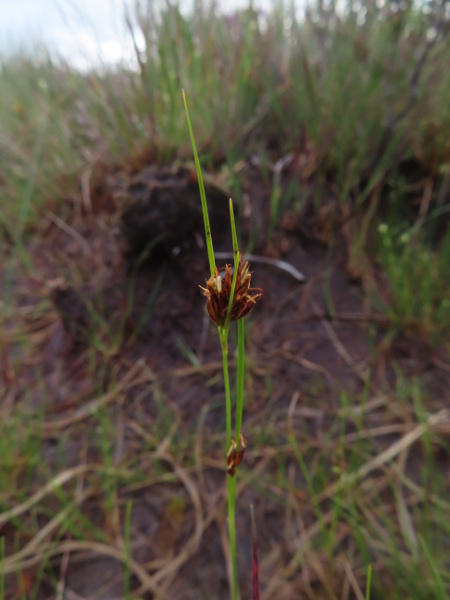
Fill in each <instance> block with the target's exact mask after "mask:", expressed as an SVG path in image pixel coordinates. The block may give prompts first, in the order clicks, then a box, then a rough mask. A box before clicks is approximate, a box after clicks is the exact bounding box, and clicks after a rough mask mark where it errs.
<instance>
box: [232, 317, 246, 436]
mask: <svg viewBox="0 0 450 600" xmlns="http://www.w3.org/2000/svg"><path fill="white" fill-rule="evenodd" d="M244 338H245V329H244V319H239V320H238V368H237V383H236V424H235V430H234V436H235V438H234V439H235V441H236V444H237V445H238V446H239V441H240V438H241V428H242V414H243V412H244V375H245V339H244Z"/></svg>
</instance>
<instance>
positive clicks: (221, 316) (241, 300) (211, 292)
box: [183, 90, 262, 600]
mask: <svg viewBox="0 0 450 600" xmlns="http://www.w3.org/2000/svg"><path fill="white" fill-rule="evenodd" d="M183 102H184V108H185V111H186V119H187V123H188V127H189V135H190V138H191V143H192V150H193V153H194V160H195V168H196V172H197V179H198V184H199V189H200V198H201V203H202V211H203V220H204V225H205V238H206V248H207V251H208V260H209V268H210V272H211V276H210V278H209V279H208V280H207V282H206V287H202V286H200V288H201V289H202V291H203V294H204V295H205V296H206V297H207V299H208V302H207V305H206V308H207V311H208V314H209V316H210V318H211V320H212V321H213V323H214V324H215V325H216V326H217V329H218V333H219V339H220V345H221V349H222V360H223V378H224V387H225V411H226V448H225V452H226V471H227V492H228V534H229V540H230V552H231V563H232V589H231V598H232V600H238V598H239V586H238V572H237V553H236V521H235V515H236V468H237V467H238V465H239V464H240V462H241V461H242V459H243V456H244V452H245V448H246V440H245V438H244V436H243V434H242V415H243V409H244V365H245V347H244V346H245V345H244V319H243V318H244V317H245V316H246V315H247V314H248V313H249V312H250V311H251V309H252V308H253V307H254V305H255V304H256V303H257V301H258V300H259V299H260V298H261V296H262V290H261V289H259V288H251V287H250V281H251V274H250V272H249V266H248V263H247V262H244V261H243V258H242V254H241V253H240V252H239V245H238V240H237V234H236V224H235V220H234V211H233V202H232V200H231V198H230V201H229V206H230V223H231V234H232V239H233V256H234V265H233V267H232V266H231V265H225V267H222V268H221V269H218V268H217V266H216V262H215V256H214V249H213V241H212V234H211V227H210V224H209V215H208V206H207V202H206V194H205V186H204V184H203V177H202V171H201V167H200V161H199V158H198V153H197V148H196V144H195V138H194V133H193V130H192V125H191V120H190V118H189V110H188V107H187V102H186V96H185V93H184V90H183ZM233 321H237V326H238V360H237V380H236V405H235V422H234V436H233V435H232V400H231V390H230V375H229V365H228V334H229V332H230V326H231V323H232V322H233Z"/></svg>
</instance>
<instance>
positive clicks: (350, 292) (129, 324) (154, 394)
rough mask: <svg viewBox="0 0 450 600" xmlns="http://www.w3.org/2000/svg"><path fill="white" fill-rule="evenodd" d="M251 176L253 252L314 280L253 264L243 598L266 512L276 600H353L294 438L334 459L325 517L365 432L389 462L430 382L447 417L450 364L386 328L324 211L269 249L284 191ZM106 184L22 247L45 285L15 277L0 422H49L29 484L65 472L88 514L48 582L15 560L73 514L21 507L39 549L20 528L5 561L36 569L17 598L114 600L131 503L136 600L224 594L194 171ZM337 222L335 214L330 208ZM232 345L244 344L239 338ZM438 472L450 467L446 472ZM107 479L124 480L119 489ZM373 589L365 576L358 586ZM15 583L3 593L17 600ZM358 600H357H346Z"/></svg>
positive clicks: (211, 352) (53, 555) (318, 456)
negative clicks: (19, 418) (404, 390)
mask: <svg viewBox="0 0 450 600" xmlns="http://www.w3.org/2000/svg"><path fill="white" fill-rule="evenodd" d="M239 179H240V185H241V189H242V198H243V201H242V205H241V208H240V215H239V224H240V235H241V240H242V246H243V247H244V248H248V246H249V244H250V246H251V248H250V249H251V252H252V253H253V254H255V255H258V256H261V257H263V256H269V257H271V258H276V259H280V260H283V261H285V262H286V263H288V264H290V265H292V266H293V267H295V268H296V269H298V270H299V271H301V272H302V273H303V274H304V275H305V277H306V281H305V282H304V283H300V282H299V281H298V280H297V279H295V278H294V277H293V276H292V275H290V274H289V273H287V272H285V271H283V270H282V269H280V268H279V266H274V265H269V264H264V263H259V262H258V263H256V262H255V263H254V264H252V265H251V268H252V270H253V276H252V284H253V285H254V286H256V287H260V288H262V289H263V290H264V297H263V299H262V301H261V302H260V303H259V304H258V305H257V307H256V308H255V310H254V311H253V312H252V313H251V316H249V318H248V320H247V321H246V368H247V378H246V405H245V413H244V424H243V429H244V432H245V434H246V436H247V438H248V443H249V447H248V451H247V453H246V456H245V465H244V466H243V467H242V469H241V468H240V471H239V477H240V485H241V492H240V494H239V501H238V540H239V542H238V543H239V564H240V567H239V568H240V577H241V594H242V598H250V597H251V588H250V586H251V533H250V518H249V505H250V504H253V505H254V507H255V517H256V523H257V527H258V536H259V553H260V557H261V588H262V598H265V599H266V600H269V599H272V598H273V599H277V600H278V599H280V600H282V599H294V598H328V597H332V596H331V592H330V590H329V589H328V587H330V588H331V589H333V590H335V591H336V594H338V597H339V593H340V592H339V590H341V588H342V587H343V586H344V581H345V580H346V575H345V573H346V571H345V569H346V567H345V565H344V562H345V561H344V562H343V558H342V556H341V554H340V552H339V553H338V554H335V556H334V557H333V559H331V558H330V557H327V556H326V555H325V554H324V552H323V551H322V550H320V541H317V540H319V539H320V534H319V533H318V531H317V518H316V513H315V509H314V506H313V505H312V503H311V498H310V495H309V493H308V490H307V486H306V482H305V477H304V473H303V472H302V470H301V469H300V468H299V464H298V460H296V457H295V452H293V447H292V439H293V438H294V439H296V440H297V442H298V444H299V448H300V449H301V452H302V453H304V456H305V457H306V456H307V457H308V459H309V460H311V461H312V463H311V464H313V463H314V461H316V460H317V461H318V462H320V461H322V462H323V461H324V460H325V461H328V462H329V465H330V470H329V481H326V482H322V483H320V482H317V486H318V487H319V488H321V489H323V494H322V496H323V498H322V501H323V504H322V510H323V514H324V515H325V516H324V518H325V519H327V518H328V517H327V515H328V514H329V513H328V512H327V511H328V510H329V506H328V505H329V502H328V499H327V498H329V495H330V494H331V493H332V492H331V491H330V490H331V488H330V489H329V486H332V484H336V482H337V483H339V481H340V476H341V475H342V470H343V469H344V468H345V466H346V465H345V464H342V463H341V462H340V460H341V458H342V457H339V456H338V453H337V451H336V447H337V442H336V440H337V439H339V436H340V435H346V436H347V437H348V439H349V440H351V439H352V436H355V432H356V431H357V428H358V423H359V421H358V419H360V418H361V414H364V429H365V430H366V429H367V430H375V429H376V428H383V427H390V429H389V430H387V431H386V433H385V435H380V437H376V438H374V440H373V444H374V447H375V448H377V449H378V450H377V451H378V453H381V452H383V450H386V448H388V447H389V446H390V445H391V444H392V443H395V441H396V440H397V439H398V438H399V437H401V436H402V435H404V434H405V433H406V432H407V431H409V429H410V428H411V427H413V423H412V422H411V419H412V414H413V412H412V409H411V402H410V401H409V400H407V399H405V401H404V402H403V404H402V403H400V402H399V401H398V398H397V397H398V393H399V392H398V390H399V386H400V387H401V382H402V381H411V380H414V379H417V380H418V381H420V382H421V387H422V389H424V390H425V395H424V397H423V405H424V409H425V410H426V412H427V413H430V414H433V413H436V412H438V411H439V410H440V409H442V408H443V406H444V404H445V403H444V401H443V399H444V398H445V397H446V395H447V390H448V389H449V387H450V364H449V361H448V355H446V354H445V351H444V348H443V347H439V346H431V345H430V344H429V342H428V341H427V340H426V339H424V338H423V337H421V335H420V333H418V332H402V333H398V332H397V333H396V332H394V333H393V331H392V326H391V325H390V323H389V321H388V320H387V319H386V318H385V316H383V315H381V314H378V313H376V312H374V310H373V309H372V308H371V306H372V303H371V302H370V301H369V296H368V294H369V292H368V287H367V285H366V284H367V281H376V280H377V278H378V275H379V274H378V273H377V266H376V264H375V263H374V262H372V261H371V258H370V257H364V258H365V261H366V263H365V264H366V265H368V266H367V269H368V271H367V272H366V273H365V274H364V276H363V277H362V278H355V276H354V270H353V269H352V268H351V265H350V264H349V258H348V257H349V248H348V246H347V243H346V237H345V235H344V234H343V233H342V232H341V231H338V232H337V233H336V234H335V236H334V240H333V243H332V244H330V243H324V242H329V240H330V236H329V235H328V233H327V226H326V223H327V221H326V215H325V217H324V219H323V220H322V221H321V220H320V219H316V220H314V219H312V217H311V216H309V213H308V209H307V206H306V204H303V205H302V206H301V207H300V208H299V210H298V211H295V210H294V209H293V208H292V207H291V208H289V209H286V210H285V211H282V214H281V216H280V218H279V220H278V225H277V227H276V228H275V230H274V231H273V233H272V235H271V237H270V239H269V242H267V240H268V238H267V231H268V229H269V227H270V225H269V223H270V195H271V191H270V188H269V187H268V186H267V185H266V184H265V183H264V181H263V178H262V176H261V174H260V173H259V171H258V169H257V168H249V169H248V170H246V171H243V172H242V173H241V174H240V175H239ZM105 181H106V182H107V183H106V184H104V186H103V187H101V189H100V188H99V189H93V190H92V197H90V198H89V201H88V202H86V201H85V202H83V203H81V204H80V206H70V207H67V209H66V210H67V212H64V211H63V212H62V213H58V215H55V214H53V213H49V214H48V220H47V223H46V225H45V226H44V227H43V228H42V229H41V233H40V235H39V236H36V238H35V241H34V242H30V243H29V245H28V246H27V252H28V255H29V258H30V263H31V265H32V266H31V268H29V269H28V270H27V269H24V268H22V267H20V268H17V269H16V270H15V271H14V273H13V279H12V284H13V285H12V294H13V297H14V302H15V311H13V312H12V313H11V314H12V315H13V316H14V315H15V318H16V321H15V322H11V320H10V321H9V322H8V323H7V325H6V335H5V339H6V340H7V343H6V344H5V348H6V351H5V356H6V357H7V360H4V363H3V364H4V368H3V380H4V384H5V385H4V399H3V405H4V410H5V415H6V416H5V418H10V417H11V415H13V414H14V411H16V410H19V409H20V407H22V409H23V410H24V412H25V413H26V414H28V415H29V414H30V413H32V412H33V411H37V412H38V413H39V414H40V415H41V418H42V421H41V425H40V427H42V433H43V437H44V441H43V443H42V446H41V447H40V449H39V453H40V456H39V460H42V461H44V462H45V464H46V465H47V467H48V468H47V469H45V470H42V469H36V479H35V480H32V482H30V486H31V490H32V492H31V493H33V491H38V490H40V489H42V486H44V485H45V484H46V481H47V480H48V477H49V476H55V475H57V474H58V473H62V472H63V473H66V474H67V481H69V486H66V487H64V489H65V490H66V492H67V494H68V495H69V497H72V495H73V498H74V499H75V504H76V510H75V513H76V515H75V516H73V523H74V524H75V525H74V528H75V529H72V530H71V528H70V527H69V528H68V529H66V530H62V529H61V528H60V527H59V526H58V525H57V524H54V525H53V526H49V530H48V532H47V533H46V534H45V535H44V536H43V539H42V544H43V547H44V549H45V552H46V554H45V560H46V562H45V565H46V566H45V568H44V572H43V573H42V572H40V571H39V569H38V566H37V565H39V564H40V562H41V559H42V557H41V558H37V559H36V560H35V561H34V562H33V561H32V560H30V562H29V563H27V562H26V560H25V559H26V558H30V557H33V556H34V557H36V556H37V557H39V556H40V555H39V544H37V543H36V546H31V547H30V548H29V550H28V552H26V553H25V554H24V556H19V555H17V552H19V549H20V548H23V547H26V544H30V543H33V540H36V538H35V537H34V534H32V533H30V532H32V531H33V526H35V523H34V525H33V519H35V518H37V515H38V518H39V521H40V526H41V528H42V527H44V526H45V525H48V524H49V523H51V522H52V517H53V516H54V515H58V514H59V512H58V511H60V510H61V506H62V504H60V503H59V501H58V498H57V497H56V498H53V497H52V496H51V495H48V494H46V495H45V497H44V498H43V500H42V501H40V502H39V506H41V509H40V510H38V511H37V512H36V513H33V510H31V509H27V510H24V511H23V513H22V517H21V518H22V519H23V522H24V523H26V524H27V526H26V528H25V533H24V531H23V530H21V529H20V528H19V527H17V526H16V525H14V521H12V520H8V522H7V523H6V524H5V525H4V527H6V528H7V531H6V535H7V540H10V543H8V542H7V544H6V546H7V548H6V556H10V557H12V559H10V560H11V562H10V563H8V564H11V565H16V567H17V565H18V564H22V563H21V562H20V561H23V567H21V568H20V569H18V567H17V568H13V566H11V571H17V570H19V571H21V572H23V573H25V575H24V576H23V577H22V580H21V581H22V583H21V584H20V585H23V586H25V588H26V586H27V585H28V586H36V589H37V590H38V596H37V597H39V598H45V597H53V596H52V593H53V592H52V590H54V587H55V585H56V584H55V582H57V583H58V585H60V589H61V590H64V592H62V594H63V595H60V596H59V597H61V598H63V597H64V598H68V599H71V598H77V599H80V598H85V599H87V598H90V599H93V598H105V599H113V598H122V597H123V595H124V584H123V581H124V573H125V571H126V569H128V565H127V563H126V560H125V559H124V556H125V554H124V537H123V531H124V523H125V522H126V517H125V515H126V511H127V502H128V501H129V500H132V510H131V521H130V531H131V534H130V538H131V557H132V564H131V565H130V566H129V568H130V571H131V579H130V588H131V590H132V591H133V593H134V594H135V595H134V596H133V597H142V598H159V599H162V598H170V599H171V600H177V599H180V600H188V599H190V598H193V599H194V598H195V599H199V598H209V599H211V598H217V599H219V598H227V597H228V591H227V590H228V588H227V585H228V584H227V574H226V569H225V559H224V556H226V555H227V541H226V539H227V536H226V521H225V517H224V502H225V495H224V477H225V475H224V431H225V413H224V407H223V387H222V386H223V383H222V363H221V354H220V345H219V340H218V336H217V332H216V331H215V329H214V326H213V325H212V324H211V323H210V321H209V319H208V317H207V315H206V311H205V302H204V297H203V296H202V295H201V292H200V290H199V288H198V285H199V284H202V285H204V282H205V280H206V279H207V277H208V263H207V257H206V251H205V248H204V247H203V243H202V219H201V213H200V212H199V210H198V209H197V208H196V207H195V204H194V202H195V201H196V200H197V198H198V196H197V192H196V185H197V184H196V181H195V177H194V175H193V174H192V172H191V171H190V170H189V169H181V170H180V168H179V167H170V168H166V169H159V168H156V167H146V168H145V169H143V170H142V171H139V172H135V173H131V174H130V173H113V174H109V175H108V176H107V177H105ZM211 185H213V184H211ZM214 185H217V190H218V191H217V190H216V191H213V192H211V189H210V190H209V191H210V195H212V201H211V210H212V212H213V215H214V216H213V218H212V221H213V236H214V240H217V241H216V248H215V249H216V251H218V252H227V251H229V250H230V249H231V239H230V234H229V231H228V228H229V226H228V220H227V210H226V199H227V196H228V194H227V190H221V189H220V188H221V186H222V183H220V184H219V183H217V184H214ZM207 191H208V190H207ZM216 192H217V193H216ZM305 193H306V192H305ZM175 200H176V202H175ZM146 202H150V206H151V207H152V210H153V211H155V206H156V207H159V209H158V215H155V213H154V212H153V213H149V212H146V210H147V209H146ZM221 203H223V204H224V206H225V210H224V206H222V204H221ZM178 204H180V205H182V206H183V210H182V211H181V212H180V213H178V212H177V205H178ZM190 206H192V210H190V209H189V208H188V207H190ZM324 206H329V207H330V209H329V210H331V209H332V206H333V199H332V197H331V196H330V199H329V202H328V201H327V200H326V199H325V201H324ZM130 207H131V208H130ZM136 207H138V209H137V208H136ZM325 213H326V211H325ZM123 215H125V217H124V216H123ZM155 223H156V224H155ZM184 225H185V226H184ZM145 227H149V228H150V229H149V230H150V231H151V234H149V239H148V243H149V246H147V245H146V242H145V235H144V234H143V231H144V230H145ZM224 262H225V260H222V261H218V265H219V266H220V265H221V264H223V263H224ZM228 262H231V258H230V260H229V261H228ZM369 271H370V272H369ZM380 293H383V291H381V292H380ZM19 333H20V336H21V338H20V339H18V337H17V336H18V334H19ZM230 341H231V345H232V348H233V344H234V343H235V338H234V335H233V334H232V335H231V338H230ZM233 363H234V358H233V356H232V360H231V364H232V365H233ZM7 364H8V365H9V366H10V370H9V371H8V369H6V367H5V365H7ZM344 413H345V418H344V420H343V419H342V415H343V414H344ZM444 420H445V419H444ZM342 428H343V430H342ZM105 429H106V430H107V431H108V433H107V434H104V433H102V431H104V430H105ZM444 429H445V428H444ZM108 444H109V447H108V448H107V449H105V446H108ZM372 453H373V448H372ZM407 460H409V459H407ZM410 460H411V464H410V467H409V471H408V473H409V475H410V476H411V477H415V466H414V464H415V463H414V460H413V453H411V459H410ZM440 460H442V461H443V465H445V468H448V456H446V455H445V454H444V455H443V456H442V457H441V458H440ZM408 464H409V463H408ZM99 465H100V466H99ZM311 468H312V467H311ZM71 469H72V470H73V472H71V471H70V470H71ZM108 469H109V470H110V471H111V470H113V469H116V471H117V472H116V474H115V475H114V476H112V475H111V474H109V475H108ZM312 470H314V469H313V468H312ZM21 477H23V474H22V475H21ZM46 477H47V479H46ZM102 486H106V487H107V490H106V492H105V490H104V489H102ZM327 490H328V491H327ZM327 494H328V496H327ZM5 502H6V505H8V502H7V500H6V501H5ZM5 502H3V505H5ZM36 506H37V504H36ZM3 508H5V506H3ZM44 508H45V510H44ZM80 515H82V516H83V518H84V519H89V520H90V522H91V523H92V524H94V525H93V526H89V527H88V526H87V525H86V524H85V523H84V522H83V519H82V517H81V516H80ZM0 526H1V523H0ZM94 527H96V528H98V529H99V531H101V532H102V535H103V538H102V536H101V535H100V534H99V532H98V531H96V532H95V531H94ZM77 528H78V529H77ZM20 531H22V533H19V532H20ZM0 532H1V530H0ZM336 535H337V539H339V540H340V544H341V550H342V552H344V550H345V551H346V552H347V551H348V552H350V551H352V550H351V548H352V541H351V535H350V534H349V532H348V528H347V525H346V524H344V523H343V524H342V528H341V527H339V528H338V531H337V533H336ZM306 539H310V540H314V541H313V542H312V543H313V544H314V546H315V554H314V557H315V558H314V560H315V562H314V563H310V564H307V563H308V561H307V559H306V558H305V557H304V556H301V557H300V558H299V556H300V555H299V551H300V550H301V548H302V545H304V544H305V543H306V542H305V540H306ZM13 540H15V541H13ZM52 544H53V546H52ZM96 544H97V545H96ZM52 548H54V551H53V550H52ZM335 552H336V550H335ZM14 557H16V558H14ZM295 557H297V558H295ZM305 561H306V562H305ZM302 564H303V566H302ZM345 564H346V563H345ZM343 565H344V566H343ZM381 571H382V569H381V568H380V574H379V575H380V577H382V572H381ZM364 578H365V574H364V572H362V571H358V572H357V574H356V579H357V580H359V581H362V582H363V581H364ZM19 579H20V578H18V577H17V576H10V577H9V579H8V586H7V591H8V593H10V594H11V596H10V597H14V595H15V594H17V593H18V592H17V590H18V589H19V588H20V585H19V584H18V581H19ZM125 579H126V578H125ZM24 581H25V583H24ZM28 581H29V582H30V583H27V582H28ZM36 582H38V583H36ZM327 582H328V583H327ZM361 585H362V583H361ZM18 586H19V587H18ZM30 589H31V588H30ZM16 597H18V596H16ZM25 597H28V596H27V595H26V594H25ZM29 597H31V596H29ZM341 597H344V596H341ZM345 597H347V598H353V597H357V593H356V592H355V590H354V589H353V588H351V589H350V591H349V592H348V595H347V596H345Z"/></svg>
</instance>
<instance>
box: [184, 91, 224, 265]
mask: <svg viewBox="0 0 450 600" xmlns="http://www.w3.org/2000/svg"><path fill="white" fill-rule="evenodd" d="M183 102H184V109H185V111H186V119H187V123H188V127H189V135H190V137H191V144H192V151H193V152H194V160H195V170H196V172H197V179H198V187H199V190H200V199H201V201H202V210H203V222H204V225H205V239H206V248H207V250H208V260H209V269H210V271H211V277H214V275H215V267H216V260H215V258H214V248H213V243H212V235H211V226H210V224H209V215H208V205H207V203H206V192H205V184H204V183H203V176H202V170H201V167H200V161H199V159H198V154H197V146H196V145H195V138H194V132H193V130H192V125H191V119H190V118H189V110H188V106H187V102H186V95H185V93H184V90H183Z"/></svg>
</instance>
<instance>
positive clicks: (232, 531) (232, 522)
mask: <svg viewBox="0 0 450 600" xmlns="http://www.w3.org/2000/svg"><path fill="white" fill-rule="evenodd" d="M227 488H228V535H229V537H230V552H231V565H232V567H233V591H232V600H239V588H238V569H237V552H236V519H235V506H236V476H234V477H230V476H228V477H227Z"/></svg>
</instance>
